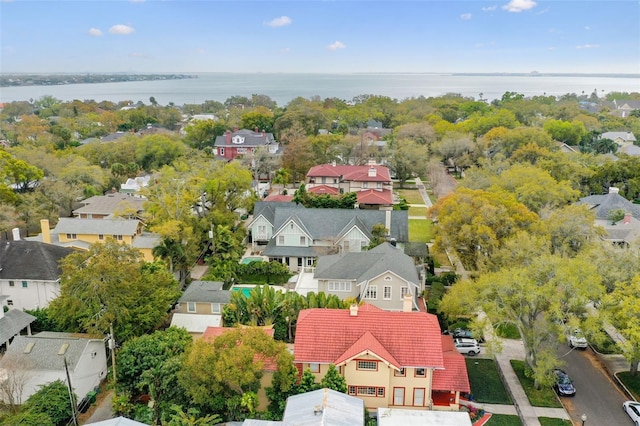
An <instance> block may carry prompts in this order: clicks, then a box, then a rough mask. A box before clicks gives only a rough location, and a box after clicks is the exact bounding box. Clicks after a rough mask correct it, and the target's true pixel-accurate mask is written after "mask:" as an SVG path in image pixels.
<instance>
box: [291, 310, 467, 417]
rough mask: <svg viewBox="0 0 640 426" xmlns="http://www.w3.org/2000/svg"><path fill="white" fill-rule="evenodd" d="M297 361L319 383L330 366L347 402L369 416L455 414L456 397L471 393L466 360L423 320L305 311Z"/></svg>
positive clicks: (432, 321)
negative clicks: (360, 405) (359, 402)
mask: <svg viewBox="0 0 640 426" xmlns="http://www.w3.org/2000/svg"><path fill="white" fill-rule="evenodd" d="M443 342H444V345H443ZM294 356H295V362H296V365H297V367H298V369H299V371H301V372H302V371H304V370H306V369H309V370H311V372H312V373H313V374H314V375H315V377H316V381H320V380H321V379H322V377H324V375H325V374H326V372H327V370H328V369H329V366H330V365H331V364H333V365H335V366H336V368H338V371H339V372H340V374H341V375H342V376H344V378H345V380H346V382H347V387H348V394H349V395H352V396H357V397H359V398H362V399H363V400H364V404H365V407H366V408H367V409H377V408H380V407H383V408H387V407H389V408H392V407H396V408H413V409H423V410H424V409H434V410H450V411H457V410H458V409H459V407H460V405H459V403H460V393H462V392H470V385H469V378H468V375H467V368H466V364H465V360H464V357H463V356H462V355H461V354H460V353H458V352H457V351H456V350H455V348H454V346H453V341H452V339H451V336H443V335H442V334H441V332H440V325H439V324H438V319H437V317H436V316H435V315H432V314H428V313H426V312H389V311H384V310H382V309H380V308H377V307H375V306H373V305H369V304H364V305H360V306H358V305H353V306H352V307H351V309H349V310H347V309H306V310H303V311H301V312H300V314H299V316H298V322H297V327H296V338H295V343H294Z"/></svg>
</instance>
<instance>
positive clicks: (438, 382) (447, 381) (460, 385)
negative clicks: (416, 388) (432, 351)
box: [431, 335, 471, 392]
mask: <svg viewBox="0 0 640 426" xmlns="http://www.w3.org/2000/svg"><path fill="white" fill-rule="evenodd" d="M441 338H442V355H443V359H444V370H435V371H434V373H433V384H432V385H431V387H432V389H433V390H440V391H451V390H456V391H460V392H471V385H470V384H469V374H468V372H467V364H466V362H465V360H464V356H462V354H461V353H460V352H458V350H457V349H456V347H455V345H454V344H453V337H452V336H451V335H442V336H441Z"/></svg>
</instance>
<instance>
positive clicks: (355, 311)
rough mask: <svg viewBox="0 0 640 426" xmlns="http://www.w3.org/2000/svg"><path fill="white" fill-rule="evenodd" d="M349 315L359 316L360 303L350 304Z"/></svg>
mask: <svg viewBox="0 0 640 426" xmlns="http://www.w3.org/2000/svg"><path fill="white" fill-rule="evenodd" d="M349 316H350V317H357V316H358V304H357V303H354V304H353V305H351V306H349Z"/></svg>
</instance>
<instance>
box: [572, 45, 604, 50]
mask: <svg viewBox="0 0 640 426" xmlns="http://www.w3.org/2000/svg"><path fill="white" fill-rule="evenodd" d="M596 47H600V45H599V44H581V45H579V46H576V49H595V48H596Z"/></svg>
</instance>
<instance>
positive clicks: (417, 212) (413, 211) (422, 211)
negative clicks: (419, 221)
mask: <svg viewBox="0 0 640 426" xmlns="http://www.w3.org/2000/svg"><path fill="white" fill-rule="evenodd" d="M409 216H420V217H424V218H426V217H427V208H426V207H414V206H409ZM425 220H426V219H425Z"/></svg>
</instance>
